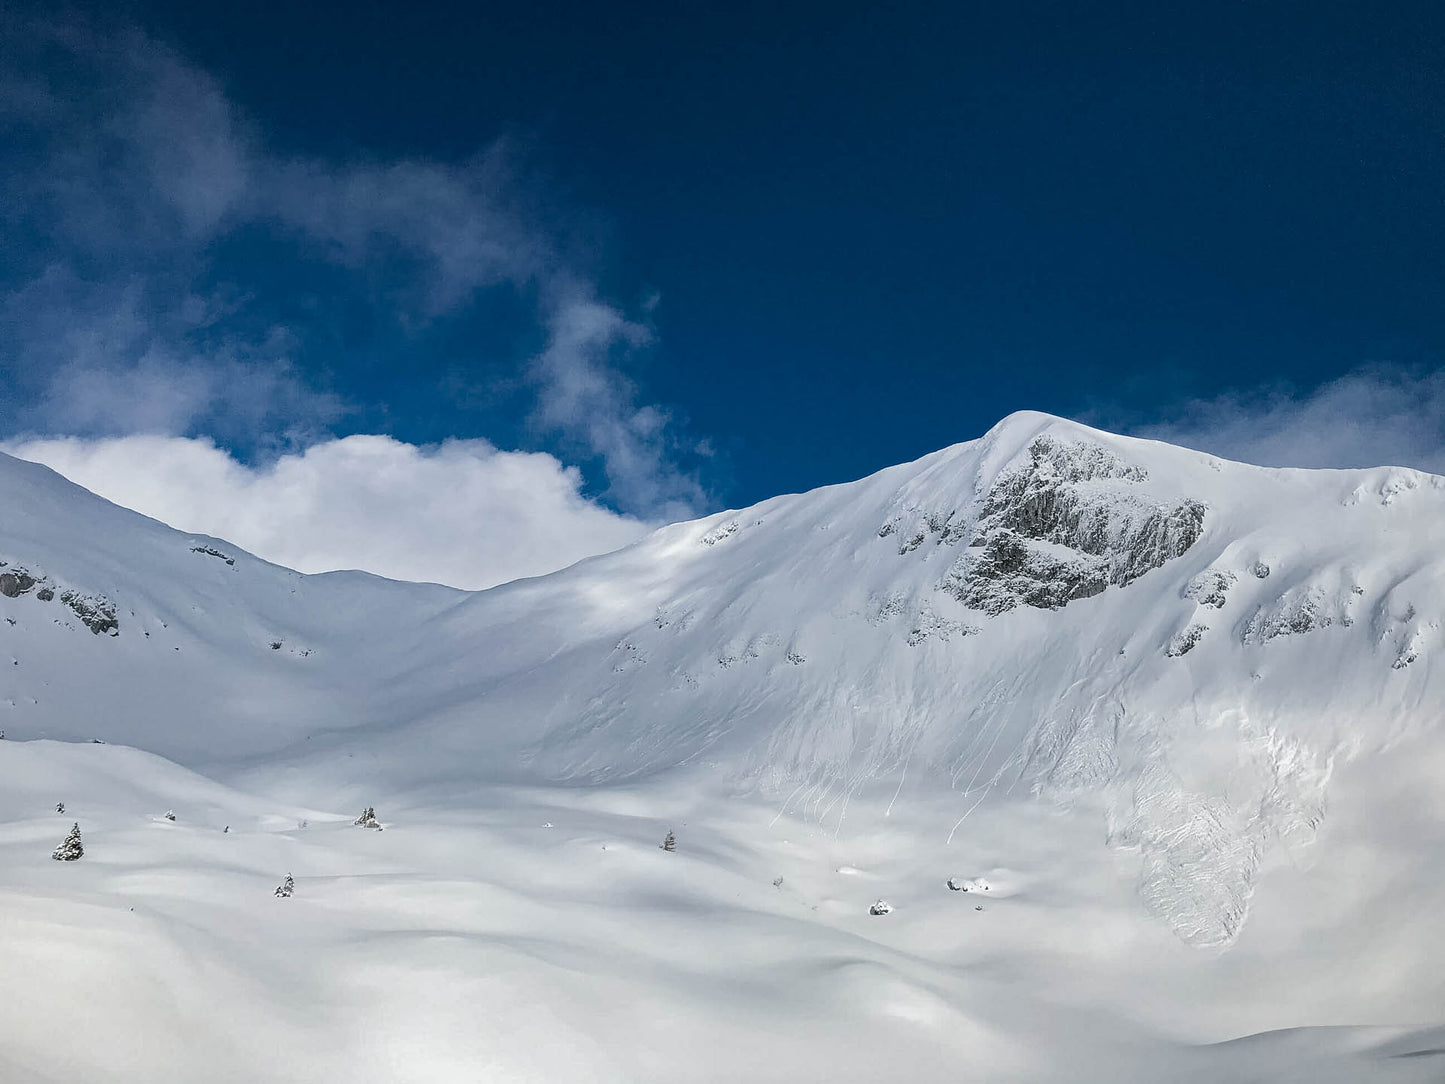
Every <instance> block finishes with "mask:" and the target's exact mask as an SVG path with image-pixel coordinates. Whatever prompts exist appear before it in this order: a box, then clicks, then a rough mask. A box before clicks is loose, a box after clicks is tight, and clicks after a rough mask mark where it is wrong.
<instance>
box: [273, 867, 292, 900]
mask: <svg viewBox="0 0 1445 1084" xmlns="http://www.w3.org/2000/svg"><path fill="white" fill-rule="evenodd" d="M295 891H296V881H295V879H294V878H292V876H291V874H289V873H288V874H286V879H285V880H284V881H282V882H281V883H280V884H279V885H277V886H276V895H278V896H280V897H281V898H282V899H283V900H289V899H290V898H291V893H293V892H295Z"/></svg>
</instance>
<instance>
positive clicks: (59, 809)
mask: <svg viewBox="0 0 1445 1084" xmlns="http://www.w3.org/2000/svg"><path fill="white" fill-rule="evenodd" d="M55 812H57V813H64V812H65V803H64V802H56V803H55Z"/></svg>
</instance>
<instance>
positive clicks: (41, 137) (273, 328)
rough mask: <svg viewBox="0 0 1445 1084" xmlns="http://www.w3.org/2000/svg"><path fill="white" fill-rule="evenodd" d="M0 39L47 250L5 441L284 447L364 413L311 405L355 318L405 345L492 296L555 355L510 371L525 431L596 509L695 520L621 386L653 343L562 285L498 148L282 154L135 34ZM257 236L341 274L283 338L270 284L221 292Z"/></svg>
mask: <svg viewBox="0 0 1445 1084" xmlns="http://www.w3.org/2000/svg"><path fill="white" fill-rule="evenodd" d="M6 30H9V31H11V35H10V36H11V37H12V38H14V40H16V41H17V42H19V43H21V47H20V48H19V50H18V54H17V55H19V56H21V58H22V59H23V60H24V63H23V64H21V65H19V66H20V67H24V68H27V70H24V71H17V72H12V73H11V74H10V75H9V77H7V78H3V79H0V130H3V129H5V128H9V129H12V130H13V131H15V132H19V133H21V134H22V136H23V140H22V143H24V144H25V145H26V147H27V149H26V151H25V152H24V153H23V154H21V155H19V156H17V157H16V158H15V160H14V161H13V162H11V163H7V164H9V165H11V166H12V167H13V168H11V169H9V170H7V171H5V174H4V175H3V179H0V207H6V208H8V209H9V213H12V214H13V215H14V216H16V217H17V218H18V219H19V220H21V221H24V222H26V223H27V224H28V225H29V226H30V227H31V228H32V229H34V230H35V231H36V232H37V233H38V234H40V235H43V236H44V237H45V245H44V252H45V254H46V255H45V260H46V264H47V266H45V267H43V268H35V269H33V272H32V273H30V276H29V279H28V281H24V282H19V283H15V282H14V281H13V280H12V283H11V286H10V288H9V291H8V293H6V294H5V295H3V296H0V370H4V374H3V375H5V376H6V377H7V378H8V380H7V384H8V388H7V392H6V394H5V396H4V397H0V403H3V402H4V401H5V399H8V403H7V404H6V405H7V406H8V410H7V411H6V414H8V417H5V416H0V433H5V432H8V433H9V434H10V435H12V436H15V435H19V434H21V433H42V434H54V433H63V434H69V435H78V436H83V437H88V438H100V437H107V436H114V435H118V434H126V433H132V432H150V433H162V434H168V435H196V434H205V435H209V436H214V437H217V438H219V439H221V440H223V441H225V442H227V443H228V444H232V445H243V446H247V447H257V446H260V447H263V448H268V447H271V448H274V447H277V446H280V447H287V446H288V445H290V444H294V443H295V442H296V441H298V440H303V441H304V440H308V439H312V438H314V437H315V436H316V435H317V434H318V433H323V432H325V431H326V429H327V427H328V426H330V425H332V424H334V423H335V421H336V420H337V419H338V417H339V416H340V415H341V414H343V413H344V412H345V411H346V410H347V409H351V408H355V407H357V406H363V405H365V404H358V403H354V402H347V401H344V400H345V398H346V397H344V396H341V395H338V394H336V393H334V392H333V391H331V390H329V389H328V388H327V387H326V386H325V381H326V380H327V378H328V377H327V375H326V374H328V373H333V374H334V373H335V372H338V371H340V372H344V371H345V369H346V367H347V364H348V361H349V359H348V358H345V357H336V356H335V354H334V352H335V343H336V341H337V339H338V336H337V335H336V334H335V330H336V328H335V326H333V325H334V324H339V323H340V322H341V318H340V316H339V315H338V314H339V313H340V312H341V311H343V309H344V306H345V304H346V303H348V302H349V303H352V304H360V305H362V306H364V307H365V308H366V309H367V310H368V311H369V312H370V313H371V314H372V316H373V318H374V319H375V320H376V321H377V323H378V325H385V326H388V327H395V328H400V329H402V332H403V333H404V335H411V334H413V333H416V332H418V331H420V330H424V329H425V328H426V327H427V326H428V325H429V324H430V323H431V322H433V321H436V320H437V318H438V317H441V316H444V315H448V314H453V313H456V312H459V311H461V310H463V309H464V308H465V307H466V306H467V305H469V304H472V303H474V302H475V301H476V300H477V298H478V296H479V295H480V294H481V293H483V292H486V291H496V290H505V291H509V294H510V296H511V298H512V299H513V300H514V301H515V303H516V304H517V305H519V306H522V307H524V308H527V307H530V309H531V319H532V322H533V331H534V332H535V338H536V339H539V340H540V339H543V338H544V337H545V341H546V342H547V343H548V345H547V346H546V347H545V349H544V351H543V353H542V354H541V356H540V357H538V358H536V359H532V360H531V361H530V362H529V361H528V359H526V358H520V357H519V358H515V359H511V360H512V361H514V362H515V363H517V364H518V365H519V366H521V367H525V368H526V369H527V371H528V372H529V374H530V377H531V386H532V388H533V390H534V391H535V393H536V397H537V402H536V405H535V409H534V411H533V418H534V421H535V422H536V423H537V424H536V426H535V431H536V432H537V433H540V434H544V435H546V436H547V437H549V438H553V439H555V440H556V441H557V442H558V443H559V445H561V446H564V447H567V448H568V449H569V450H575V451H579V452H581V453H583V455H584V456H585V457H586V460H587V461H588V469H592V462H591V461H592V460H595V461H596V464H597V465H598V466H599V467H600V469H601V471H602V472H604V473H605V475H606V478H607V482H608V487H607V495H608V498H609V500H611V501H613V502H615V503H617V504H618V505H619V506H620V507H622V508H624V509H626V510H628V511H631V512H634V513H636V514H637V515H639V516H644V517H647V518H650V519H651V518H659V517H675V516H681V515H687V514H691V513H695V512H696V511H698V510H699V508H700V507H701V506H702V505H703V504H704V495H703V493H702V491H701V489H700V487H699V486H698V484H697V482H696V481H695V480H694V479H693V478H692V477H691V476H689V475H688V474H687V473H686V471H684V470H683V469H681V468H680V467H679V466H678V465H677V459H678V458H679V457H678V455H677V453H678V452H679V451H682V452H683V453H684V454H686V453H689V452H690V451H691V450H692V449H689V448H688V447H686V445H685V444H683V443H682V441H681V438H680V437H679V436H678V435H677V433H676V431H675V430H676V428H677V427H676V426H675V425H674V424H672V421H671V418H670V416H669V414H668V412H667V411H665V410H663V409H662V408H660V407H657V406H652V405H648V404H646V403H643V402H641V401H639V396H638V393H637V390H636V388H635V386H634V385H633V384H632V383H631V382H630V381H629V380H628V379H627V378H626V377H625V376H624V375H623V374H622V373H621V372H620V371H619V370H618V369H617V367H616V365H615V361H616V358H617V356H618V355H619V352H620V351H619V348H620V347H625V346H629V345H630V346H631V347H633V348H638V347H641V346H644V345H645V344H646V342H647V336H646V333H645V332H643V331H642V329H641V328H640V326H639V325H638V324H636V323H635V322H634V321H632V320H630V319H629V318H628V317H627V316H626V315H625V314H624V313H623V312H621V311H620V310H619V309H617V308H616V307H614V306H612V305H609V304H607V303H605V302H604V301H601V300H599V299H597V297H596V290H595V288H594V287H593V286H592V285H591V284H590V283H589V282H588V281H587V280H586V279H585V278H584V277H582V276H580V275H579V273H578V270H577V268H576V267H574V266H571V265H570V262H569V260H568V259H567V258H566V256H565V255H564V254H563V252H562V251H561V247H560V245H559V244H558V242H557V240H556V237H557V236H558V235H565V234H566V233H567V232H568V231H567V230H566V228H565V223H563V224H561V225H560V226H559V223H558V222H556V221H552V222H550V223H546V222H544V221H543V220H544V219H545V218H546V217H547V216H546V215H539V214H537V213H536V212H535V210H533V208H534V207H535V200H536V197H535V194H534V193H533V191H532V190H533V189H534V188H535V187H536V186H534V185H530V184H528V183H523V181H522V179H521V178H519V177H518V176H517V175H516V172H517V168H516V162H515V156H514V155H513V154H512V153H511V151H510V150H509V148H508V147H507V146H506V145H505V143H502V142H499V143H495V144H493V145H490V146H487V147H483V148H480V149H479V150H478V151H477V153H476V154H475V155H473V156H472V157H471V158H470V159H468V160H466V161H462V162H457V163H452V162H438V161H428V160H424V159H420V160H386V159H380V160H376V159H352V160H346V161H338V160H327V159H321V158H318V157H314V156H306V155H297V154H289V153H284V154H283V153H279V152H277V151H276V150H275V149H273V148H271V147H269V146H268V145H267V143H266V140H265V139H264V134H263V133H260V132H259V131H257V130H256V129H255V127H254V126H253V125H252V124H251V123H250V122H249V121H248V120H247V118H246V117H245V116H244V115H242V113H241V112H240V111H239V110H238V109H237V108H236V107H235V106H234V104H233V103H232V102H231V101H230V100H229V99H228V97H227V96H226V94H225V92H224V90H223V88H222V87H221V85H220V84H219V83H218V82H217V81H216V80H215V79H213V78H212V77H211V76H210V75H209V74H207V73H206V72H204V71H201V70H199V69H197V68H195V67H194V66H193V65H191V64H189V63H188V62H187V61H186V60H185V59H184V58H183V57H181V56H179V55H177V54H176V53H175V52H173V51H172V50H170V49H167V48H166V47H164V46H163V45H160V44H158V43H157V42H154V41H152V40H150V39H147V38H146V37H144V36H143V35H141V34H139V33H134V32H130V33H119V34H105V33H97V32H95V31H94V30H92V29H89V28H87V27H86V25H85V24H84V23H83V22H82V21H80V20H68V21H67V22H66V23H65V24H63V25H61V24H55V23H49V24H47V23H45V22H43V21H41V22H30V23H26V24H24V25H15V24H14V23H0V33H4V32H5V31H6ZM57 58H60V59H59V60H57ZM31 68H33V69H34V70H33V71H31V70H28V69H31ZM6 213H7V212H6V211H0V223H3V222H4V221H5V218H4V215H5V214H6ZM563 218H564V219H565V216H563ZM258 234H264V235H265V236H266V237H267V238H268V239H269V241H271V242H274V243H275V244H276V245H277V246H278V251H280V250H283V249H284V251H285V252H286V255H285V256H283V257H281V258H284V259H290V260H293V261H294V262H295V266H297V267H311V266H312V265H315V264H317V263H319V264H322V265H325V267H326V268H327V269H328V273H330V272H332V271H334V272H335V273H336V275H338V276H339V277H338V278H337V279H336V280H335V281H334V282H333V281H332V279H330V278H327V280H326V281H327V282H328V283H329V284H330V285H328V287H327V289H324V290H318V291H315V296H308V304H314V305H315V306H316V308H315V309H314V310H313V311H310V312H309V314H308V315H304V316H298V315H297V314H296V312H295V310H294V308H293V309H292V310H290V311H291V315H290V316H289V317H287V319H289V320H291V321H293V323H291V324H290V325H285V324H282V323H278V320H279V317H275V316H274V313H273V312H272V311H270V309H268V307H267V306H268V303H274V301H275V298H274V297H273V296H272V292H271V291H272V289H273V288H271V287H269V284H270V283H271V282H272V281H273V280H274V277H275V276H274V275H273V274H272V268H271V267H270V266H269V265H267V266H264V267H261V268H259V269H258V268H252V269H251V273H252V274H254V275H255V276H258V277H255V278H251V279H243V280H242V281H232V280H230V279H228V278H227V277H226V275H217V274H216V273H215V272H216V259H217V256H216V254H217V252H219V251H220V250H222V249H223V248H224V247H225V245H226V243H227V242H229V241H231V240H233V239H235V238H236V237H237V236H242V235H244V236H248V237H251V238H253V239H254V237H255V236H256V235H258ZM286 246H289V248H287V247H286ZM17 251H18V250H17ZM268 251H269V250H268ZM24 255H27V256H29V255H32V254H31V253H28V252H27V253H24ZM268 258H269V257H268ZM14 266H15V267H17V268H18V267H21V266H23V265H22V263H21V262H20V261H19V259H17V260H16V261H15V263H14ZM235 270H236V269H235V268H234V267H228V269H227V273H228V274H229V273H230V272H233V271H235ZM343 280H344V281H343ZM328 306H332V308H328ZM333 310H334V311H333ZM508 335H509V337H510V338H511V339H512V340H513V341H522V340H524V339H525V338H526V336H517V335H514V334H513V332H512V331H509V332H508ZM308 336H310V338H308ZM405 341H406V342H407V345H408V346H413V345H414V344H413V341H412V340H410V339H407V340H405ZM313 342H319V343H320V344H321V345H320V347H319V348H318V349H315V350H310V351H308V350H305V349H296V347H297V346H298V344H299V345H300V346H303V347H304V346H306V345H309V344H311V343H313ZM296 358H308V359H310V362H309V364H310V365H311V368H310V369H309V370H308V371H304V372H303V371H302V370H301V369H300V368H299V367H298V366H297V365H296V364H294V360H295V359H296ZM317 358H320V363H319V364H318V363H317V361H316V359H317ZM436 394H438V395H443V394H445V392H444V390H443V388H442V387H441V381H440V379H439V381H438V387H437V389H436ZM380 407H381V409H382V410H384V409H385V404H380Z"/></svg>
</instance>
